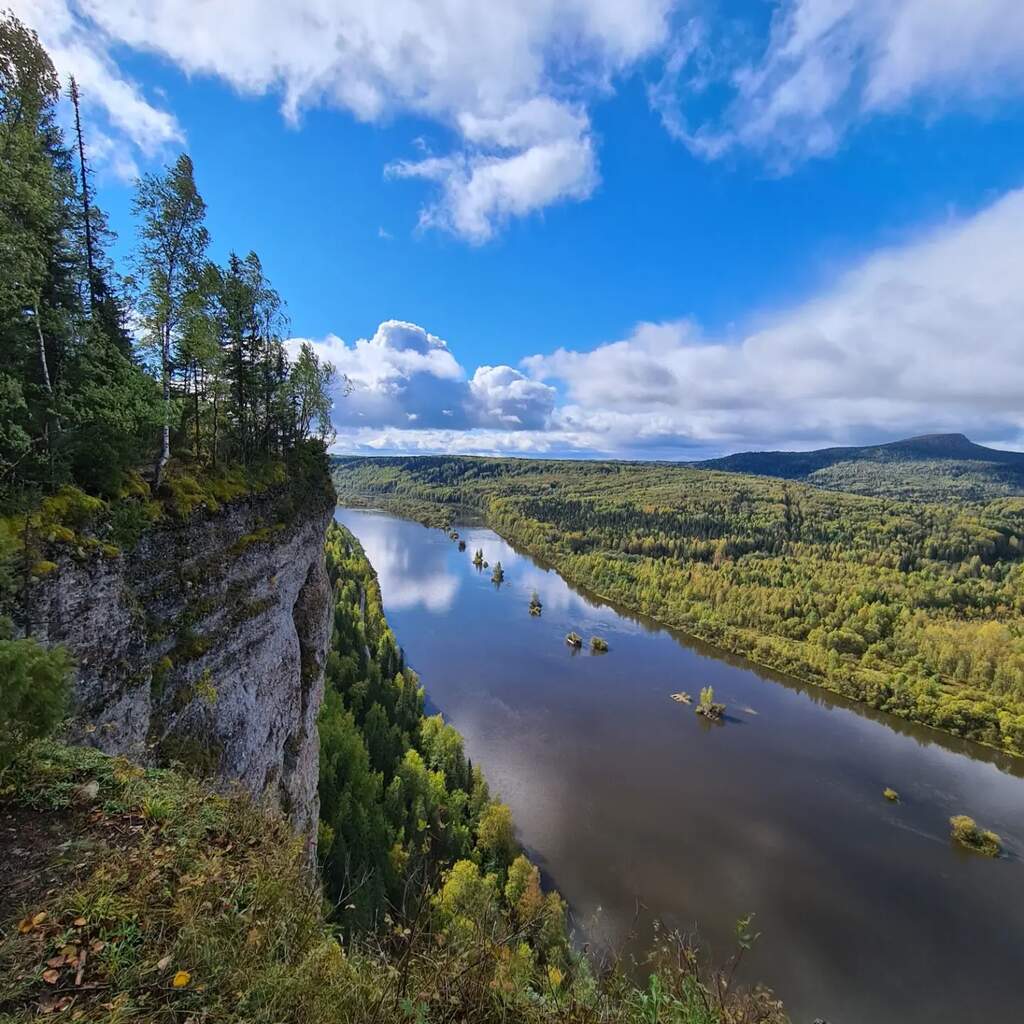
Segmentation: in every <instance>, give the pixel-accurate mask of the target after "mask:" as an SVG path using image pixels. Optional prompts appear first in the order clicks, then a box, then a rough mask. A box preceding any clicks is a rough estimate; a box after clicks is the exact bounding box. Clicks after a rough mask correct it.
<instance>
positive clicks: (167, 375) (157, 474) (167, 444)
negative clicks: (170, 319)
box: [153, 324, 171, 491]
mask: <svg viewBox="0 0 1024 1024" xmlns="http://www.w3.org/2000/svg"><path fill="white" fill-rule="evenodd" d="M161 333H162V335H163V336H162V338H161V343H160V369H161V374H160V375H161V377H162V383H163V399H164V426H163V431H162V432H161V437H160V455H159V456H158V457H157V460H156V467H155V469H154V472H153V490H154V491H155V490H156V489H157V488H158V487H159V486H160V480H161V479H162V477H163V475H164V469H165V468H166V466H167V463H168V462H170V459H171V366H170V364H171V328H170V325H169V324H167V325H165V326H164V327H163V329H162V332H161Z"/></svg>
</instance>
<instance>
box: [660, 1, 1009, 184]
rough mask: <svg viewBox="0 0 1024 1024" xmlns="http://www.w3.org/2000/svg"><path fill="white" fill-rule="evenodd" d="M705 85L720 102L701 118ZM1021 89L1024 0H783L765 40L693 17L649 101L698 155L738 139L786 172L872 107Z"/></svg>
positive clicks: (960, 102)
mask: <svg viewBox="0 0 1024 1024" xmlns="http://www.w3.org/2000/svg"><path fill="white" fill-rule="evenodd" d="M752 50H753V51H754V52H751V51H752ZM711 86H714V87H715V88H716V90H718V91H719V92H722V93H724V95H725V96H726V99H725V102H724V103H723V104H717V105H715V106H716V109H715V112H714V113H713V114H712V115H711V116H710V117H708V116H705V117H703V118H700V117H698V116H697V115H696V114H694V113H692V111H693V110H695V109H696V108H697V107H698V106H701V105H702V103H703V102H707V97H706V95H705V94H706V93H708V92H710V87H711ZM1022 93H1024V15H1022V7H1021V4H1020V0H942V2H940V3H936V2H935V0H899V2H894V0H780V3H779V4H778V6H777V8H776V11H775V13H774V16H773V18H772V22H771V29H770V32H769V35H768V38H767V40H766V41H764V42H763V43H762V42H761V41H760V40H757V41H753V42H752V41H751V39H750V37H749V35H748V34H746V31H745V30H744V32H740V33H737V32H736V31H735V23H733V22H727V21H724V20H723V21H720V22H716V21H714V20H712V19H703V20H696V19H694V20H691V21H690V22H688V23H687V24H686V25H685V27H684V28H683V29H682V30H681V31H680V32H679V38H678V41H677V45H676V47H675V48H674V50H673V51H672V53H671V55H670V57H669V59H668V60H667V61H666V63H665V73H664V76H663V77H662V78H661V79H660V80H659V81H657V82H655V83H654V84H653V85H652V87H651V89H650V98H651V102H652V105H653V106H654V108H655V109H656V110H658V111H659V112H660V113H661V115H662V118H663V120H664V122H665V125H666V127H667V128H668V130H669V131H670V132H671V133H672V134H674V135H676V136H677V137H679V138H680V139H682V140H683V141H685V142H686V143H687V145H689V146H690V147H691V148H692V149H693V150H694V151H695V152H697V153H699V154H701V155H703V156H705V157H709V158H713V157H717V156H721V155H722V154H724V153H726V152H728V151H730V150H733V149H735V148H737V147H743V148H747V149H750V150H753V151H755V152H757V153H759V154H762V155H765V156H767V157H768V159H769V160H770V161H772V162H773V163H775V164H776V165H777V166H778V167H779V168H780V169H786V168H788V167H789V166H791V165H792V164H793V163H794V162H796V161H798V160H802V159H805V158H807V157H813V156H823V155H827V154H830V153H832V152H833V151H834V150H835V149H836V148H837V146H838V145H839V143H840V141H841V140H842V138H843V136H844V134H845V133H846V132H847V130H848V129H849V128H850V127H851V126H852V125H855V124H856V123H858V122H860V121H863V120H864V119H866V118H868V117H871V116H873V115H878V114H888V113H893V112H905V111H913V110H915V109H920V110H923V111H924V112H926V113H934V112H936V111H941V110H943V109H945V108H947V107H955V108H957V109H961V108H964V107H969V106H971V105H972V104H977V103H978V102H979V101H984V100H990V99H992V98H999V97H1006V96H1020V95H1021V94H1022ZM702 95H704V96H705V99H704V100H703V101H702V100H701V97H702Z"/></svg>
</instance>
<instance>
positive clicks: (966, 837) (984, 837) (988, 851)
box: [949, 814, 1003, 857]
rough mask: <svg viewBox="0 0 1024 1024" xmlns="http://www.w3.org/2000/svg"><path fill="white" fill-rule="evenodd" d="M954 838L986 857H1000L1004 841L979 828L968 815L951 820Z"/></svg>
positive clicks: (950, 825)
mask: <svg viewBox="0 0 1024 1024" xmlns="http://www.w3.org/2000/svg"><path fill="white" fill-rule="evenodd" d="M949 827H950V832H951V834H952V836H953V838H954V839H955V840H956V841H957V842H958V843H960V845H961V846H966V847H967V848H968V849H970V850H974V852H975V853H980V854H982V855H983V856H985V857H998V856H999V854H1000V852H1001V851H1002V848H1003V846H1002V840H1001V839H1000V838H999V836H997V835H996V834H995V832H989V831H988V830H987V829H982V828H978V823H977V822H976V821H975V820H974V819H973V818H969V817H968V816H967V815H966V814H956V815H954V816H953V817H952V818H950V819H949Z"/></svg>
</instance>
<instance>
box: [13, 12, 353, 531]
mask: <svg viewBox="0 0 1024 1024" xmlns="http://www.w3.org/2000/svg"><path fill="white" fill-rule="evenodd" d="M59 95H60V82H59V79H58V76H57V74H56V72H55V70H54V67H53V64H52V62H51V61H50V58H49V57H48V55H47V54H46V51H45V50H44V49H43V47H42V46H41V45H40V43H39V40H38V38H37V37H36V35H35V33H34V32H31V31H30V30H28V29H27V28H26V27H25V26H24V25H22V24H21V22H19V21H18V20H17V18H15V17H14V16H13V15H11V14H5V15H2V16H0V151H2V152H3V173H2V174H0V348H2V351H3V353H4V361H3V366H2V367H0V511H2V512H5V513H13V512H18V511H24V510H25V509H31V508H32V507H34V506H35V505H36V504H37V503H38V501H39V498H40V496H41V495H45V494H47V493H51V492H53V491H55V490H57V489H58V488H60V487H61V486H62V485H65V484H73V485H75V486H76V487H78V488H80V489H81V490H83V491H85V492H87V493H89V494H93V495H99V496H102V497H103V498H106V499H114V498H116V497H117V496H118V495H119V494H120V493H121V491H122V490H123V488H124V484H125V482H126V480H127V479H129V478H131V476H132V474H133V473H134V472H135V470H136V469H137V468H138V467H139V466H140V465H146V464H147V463H148V464H149V465H153V462H152V461H151V460H153V457H154V455H156V463H157V467H156V470H155V474H154V477H155V479H154V484H155V485H159V484H160V483H162V482H164V472H165V470H166V468H167V464H168V462H169V461H170V459H171V456H172V454H178V455H180V456H182V457H186V458H188V459H189V461H190V466H189V469H188V470H187V471H186V470H183V469H181V467H179V472H178V477H177V480H176V481H170V482H169V483H168V485H167V487H166V488H165V491H164V494H163V497H164V498H165V500H166V501H167V503H168V504H170V505H173V506H174V507H175V508H176V509H179V510H181V511H182V514H187V512H188V511H189V510H191V508H193V507H195V505H196V504H197V503H200V502H201V501H202V499H203V497H204V495H203V492H204V490H205V489H206V488H205V484H204V482H203V480H202V477H203V476H205V475H209V474H211V473H212V475H216V470H217V469H218V468H219V467H221V466H223V465H227V464H235V465H237V464H242V465H244V466H246V467H248V466H251V465H253V464H254V463H258V462H262V461H265V460H273V459H281V458H284V457H287V456H288V455H289V454H290V453H292V452H294V451H296V450H297V449H299V448H300V447H301V446H302V445H303V444H304V443H305V442H306V441H307V440H316V441H317V442H318V443H319V445H320V447H321V449H322V448H323V447H324V446H325V442H326V441H328V440H329V439H330V436H331V428H330V408H331V391H332V379H333V373H334V371H333V369H332V367H331V366H330V365H329V364H327V363H322V362H320V361H319V359H318V358H317V356H316V354H315V353H314V351H313V350H312V348H310V347H309V346H304V347H303V348H302V350H301V351H300V353H299V354H298V355H297V357H296V358H295V359H294V360H290V359H289V358H288V357H287V355H286V353H285V351H284V342H283V331H284V328H285V326H286V324H285V320H284V315H283V303H282V301H281V299H280V297H279V296H278V295H277V293H276V292H275V291H274V290H273V289H272V288H271V287H270V284H269V282H268V281H267V280H266V277H265V276H264V274H263V271H262V267H261V265H260V262H259V259H258V257H257V256H256V255H255V254H254V253H250V254H249V255H248V256H246V257H245V258H244V259H239V258H238V257H236V256H234V255H232V256H231V257H230V259H229V261H228V266H227V267H226V268H223V269H222V268H219V267H217V266H215V265H213V264H211V263H209V262H207V260H206V257H205V253H206V249H207V246H208V242H209V237H208V233H207V230H206V227H205V224H204V219H205V213H206V204H205V203H204V201H203V199H202V196H201V195H200V192H199V189H198V186H197V184H196V181H195V173H194V168H193V166H192V162H191V160H190V159H189V157H188V156H187V155H186V154H181V155H180V156H179V157H178V158H177V159H176V160H175V161H174V162H173V163H172V165H171V166H170V167H168V168H165V169H164V171H163V172H161V173H158V174H147V175H145V176H144V177H143V178H142V179H141V180H140V181H139V182H138V184H137V189H136V203H135V212H136V214H137V216H138V222H139V231H138V246H137V249H136V253H135V256H134V260H133V269H134V271H135V273H134V274H133V275H132V276H131V277H129V278H125V279H121V278H119V277H118V275H117V273H116V271H115V270H114V268H113V266H112V265H111V263H110V261H109V260H108V258H107V256H106V253H105V247H106V246H107V245H108V244H109V242H110V240H111V238H112V236H111V234H110V232H109V231H108V230H107V229H106V222H105V217H104V216H103V213H102V211H101V210H100V209H99V208H98V207H97V206H96V204H95V202H94V201H93V196H92V190H91V189H90V174H89V169H88V167H87V165H86V162H85V151H86V148H85V144H84V140H83V138H82V135H81V131H82V127H81V120H80V118H78V116H77V115H78V103H79V92H78V89H77V86H74V87H73V88H72V89H71V99H72V102H73V103H74V109H75V114H76V118H75V133H76V139H77V143H78V145H77V152H76V153H75V158H74V159H73V156H72V153H71V151H69V149H68V148H67V146H66V145H65V142H64V136H63V133H62V131H61V129H60V127H59V125H58V123H57V120H56V113H55V112H56V104H57V101H58V99H59ZM85 99H88V97H85ZM76 159H77V167H76V166H75V162H76ZM129 297H130V298H129ZM129 304H130V305H131V306H132V307H133V309H134V310H135V311H136V312H137V313H138V314H139V326H140V338H141V344H139V345H138V346H137V347H136V346H135V345H134V343H133V340H132V337H131V335H130V334H129V332H128V331H127V330H126V328H125V314H124V310H125V309H126V308H127V307H128V305H129ZM172 447H173V449H174V451H173V452H172ZM155 489H156V487H155V486H154V490H155ZM122 520H123V521H122V522H121V524H120V528H121V530H122V532H123V533H125V534H127V535H129V536H137V535H138V534H139V532H140V529H141V528H142V527H143V523H142V521H141V517H140V516H139V515H134V516H132V515H129V514H127V513H126V514H125V515H124V516H122Z"/></svg>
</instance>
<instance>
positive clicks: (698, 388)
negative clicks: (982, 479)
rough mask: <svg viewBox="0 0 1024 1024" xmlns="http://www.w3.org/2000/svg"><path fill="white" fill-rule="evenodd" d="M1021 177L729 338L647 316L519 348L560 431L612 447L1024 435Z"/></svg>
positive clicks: (807, 443) (1007, 438)
mask: <svg viewBox="0 0 1024 1024" xmlns="http://www.w3.org/2000/svg"><path fill="white" fill-rule="evenodd" d="M1022 245H1024V190H1019V191H1015V192H1012V193H1009V194H1008V195H1006V196H1004V197H1003V198H1002V199H1000V200H999V201H998V202H996V203H994V204H993V205H992V206H990V207H988V208H987V209H984V210H982V211H981V212H979V213H978V214H976V215H974V216H973V217H970V218H967V219H965V220H961V221H958V222H954V223H949V224H946V225H944V226H942V227H941V228H938V229H936V230H934V231H932V232H931V233H930V234H928V235H927V236H925V237H922V238H919V239H917V240H915V241H912V242H908V243H906V244H904V245H902V246H899V247H896V248H892V249H889V250H886V251H881V252H877V253H875V254H873V255H871V256H870V257H868V258H866V259H864V260H863V261H862V262H861V263H860V264H859V265H857V266H855V267H853V268H852V269H850V270H849V271H848V272H846V273H845V274H843V275H842V276H840V277H839V279H838V280H836V281H835V282H834V283H833V284H832V285H831V286H830V287H828V288H827V289H825V290H824V291H823V293H822V294H821V295H819V296H817V297H815V298H813V299H811V300H809V301H806V302H804V303H803V304H801V305H798V306H796V307H795V308H792V309H789V310H785V311H782V312H780V313H776V314H774V315H772V316H769V317H764V318H762V319H761V320H760V322H759V323H757V324H756V325H755V326H754V327H753V328H751V329H750V330H748V331H747V332H745V333H742V334H740V335H739V336H738V337H735V338H731V337H730V338H708V337H705V336H703V335H702V334H701V332H700V330H699V329H698V328H697V327H696V326H695V325H694V324H692V323H691V322H688V321H679V322H675V323H662V324H648V323H644V324H640V325H639V326H638V327H637V328H635V329H634V331H633V332H632V333H631V334H630V336H629V337H627V338H625V339H623V340H621V341H617V342H613V343H611V344H607V345H602V346H599V347H598V348H596V349H593V350H590V351H583V352H580V351H574V350H571V349H559V350H557V351H555V352H553V353H550V354H547V355H537V356H533V357H530V358H528V359H526V360H524V367H525V368H526V369H527V370H528V372H529V373H530V374H531V375H532V376H533V377H535V378H536V379H538V380H545V381H547V380H555V381H559V382H561V383H562V385H563V386H564V388H565V391H566V394H567V401H566V403H565V404H564V405H563V406H561V407H559V408H558V409H557V410H556V411H555V413H554V414H553V416H552V420H551V422H552V424H553V425H554V426H555V428H556V429H560V430H564V431H571V432H573V433H574V434H576V435H577V436H589V437H590V438H591V439H592V443H594V444H595V446H597V447H599V448H603V449H605V450H622V449H637V448H657V447H667V448H678V449H690V448H693V447H695V446H706V447H709V448H716V449H735V448H737V447H765V446H770V445H778V444H781V445H784V446H792V445H797V446H801V447H807V446H811V445H813V444H815V443H825V442H839V443H841V442H844V441H859V440H875V439H880V438H885V437H889V438H891V437H894V436H899V435H906V434H912V433H920V432H924V431H932V430H942V431H945V430H949V431H961V430H963V431H966V432H968V433H970V434H972V435H973V436H975V437H976V438H980V439H989V440H998V441H1002V442H1010V443H1020V442H1021V441H1022V440H1024V434H1022V432H1024V406H1022V404H1021V396H1022V395H1024V361H1022V360H1021V358H1020V353H1021V346H1022V343H1024V334H1022V327H1021V325H1022V324H1024V267H1022V265H1021V263H1020V260H1019V258H1018V256H1017V254H1018V253H1019V252H1020V249H1021V246H1022Z"/></svg>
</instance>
